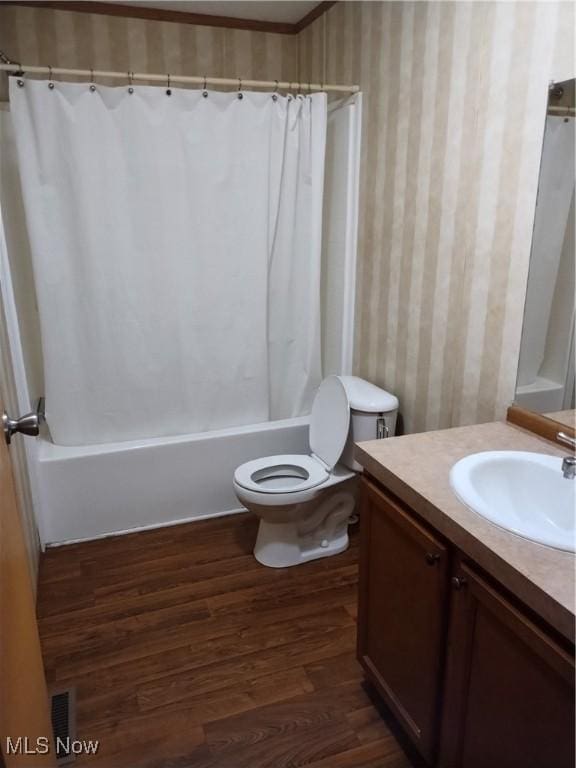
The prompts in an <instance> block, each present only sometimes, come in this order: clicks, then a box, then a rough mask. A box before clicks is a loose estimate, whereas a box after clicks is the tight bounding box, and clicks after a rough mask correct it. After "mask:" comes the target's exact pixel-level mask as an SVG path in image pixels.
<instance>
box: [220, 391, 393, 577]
mask: <svg viewBox="0 0 576 768" xmlns="http://www.w3.org/2000/svg"><path fill="white" fill-rule="evenodd" d="M397 413H398V399H397V398H396V397H395V396H394V395H391V394H390V393H389V392H386V391H385V390H383V389H380V387H377V386H375V385H374V384H371V383H370V382H368V381H365V380H364V379H361V378H358V377H357V376H329V377H328V378H326V379H324V381H323V382H322V384H321V385H320V387H319V388H318V392H317V393H316V396H315V398H314V403H313V405H312V413H311V417H310V428H309V446H310V452H309V453H308V454H287V455H278V456H265V457H263V458H261V459H255V460H253V461H248V462H246V463H245V464H242V465H241V466H239V467H238V468H237V469H236V471H235V473H234V491H235V493H236V496H237V497H238V499H239V500H240V502H241V503H242V504H243V506H245V507H246V508H247V509H248V510H250V511H251V512H254V513H255V514H256V515H258V517H259V518H260V524H259V527H258V535H257V538H256V544H255V546H254V557H255V558H256V559H257V560H258V561H259V562H260V563H262V564H263V565H267V566H269V567H271V568H286V567H288V566H291V565H299V564H300V563H305V562H308V561H309V560H316V559H317V558H320V557H329V556H330V555H336V554H338V553H339V552H343V551H344V550H345V549H346V548H347V547H348V524H349V522H350V519H351V517H352V514H353V512H354V508H355V506H356V496H357V493H356V487H357V481H358V475H359V473H360V472H361V469H362V468H361V467H360V465H359V464H358V463H357V462H356V461H355V460H354V443H355V442H357V441H360V440H374V439H377V438H384V437H388V436H392V435H394V432H395V429H396V416H397Z"/></svg>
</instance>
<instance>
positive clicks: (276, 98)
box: [272, 80, 280, 101]
mask: <svg viewBox="0 0 576 768" xmlns="http://www.w3.org/2000/svg"><path fill="white" fill-rule="evenodd" d="M274 82H275V83H276V85H275V86H274V93H273V94H272V101H278V86H279V85H280V83H279V82H278V80H274Z"/></svg>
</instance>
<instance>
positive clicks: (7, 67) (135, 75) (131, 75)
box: [0, 62, 360, 93]
mask: <svg viewBox="0 0 576 768" xmlns="http://www.w3.org/2000/svg"><path fill="white" fill-rule="evenodd" d="M2 71H3V72H11V73H12V74H14V75H20V76H22V75H26V74H31V75H48V77H50V78H51V77H52V76H53V75H70V76H73V77H88V78H90V81H93V80H94V78H101V77H107V78H111V79H115V80H126V81H127V82H129V83H131V82H133V81H136V80H148V81H151V82H155V83H165V84H167V85H168V86H170V85H171V84H174V83H188V84H198V85H203V86H207V85H230V86H236V87H237V88H238V90H242V88H272V89H275V90H283V91H294V90H297V91H309V92H311V91H332V92H337V93H357V92H358V91H359V90H360V86H358V85H324V84H323V83H308V82H305V83H300V82H298V81H278V80H248V79H246V80H245V79H244V78H243V77H237V78H231V77H204V76H203V75H202V76H197V75H194V76H192V75H171V74H165V75H158V74H145V73H141V72H108V71H106V70H101V69H68V68H66V67H37V66H27V65H26V64H20V63H16V62H14V63H9V64H6V63H2V64H0V72H2Z"/></svg>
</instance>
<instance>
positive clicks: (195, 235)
mask: <svg viewBox="0 0 576 768" xmlns="http://www.w3.org/2000/svg"><path fill="white" fill-rule="evenodd" d="M10 102H11V109H12V112H13V119H14V124H15V129H16V135H17V146H18V160H19V167H20V174H21V180H22V187H23V196H24V202H25V208H26V216H27V224H28V229H29V234H30V239H31V246H32V253H33V262H34V274H35V281H36V290H37V298H38V308H39V313H40V324H41V332H42V350H43V360H44V372H45V394H46V415H47V420H48V424H49V426H50V430H51V434H52V438H53V440H54V442H56V443H59V444H62V445H85V444H92V443H104V442H111V441H121V440H130V439H138V438H149V437H158V436H164V435H175V434H183V433H188V432H199V431H205V430H211V429H219V428H225V427H232V426H237V425H242V424H250V423H255V422H262V421H266V420H269V419H279V418H286V417H291V416H296V415H300V414H303V413H306V412H307V411H308V410H309V408H310V404H311V400H312V397H313V394H314V391H315V389H316V387H317V386H318V384H319V382H320V379H321V355H320V258H321V256H320V251H321V242H320V241H321V230H322V221H321V219H322V188H323V172H324V150H325V133H326V98H325V95H324V94H318V95H314V96H311V97H310V96H307V97H297V98H293V99H289V98H287V97H283V96H279V97H276V98H273V96H272V94H270V93H263V94H262V93H251V92H245V93H243V94H242V98H238V94H237V93H236V92H234V93H218V92H210V93H209V95H208V96H207V97H204V96H203V94H202V92H201V91H190V90H185V89H178V88H172V89H171V95H167V93H166V90H165V89H164V88H158V87H134V89H133V93H132V94H130V93H129V92H128V89H127V88H125V87H120V88H108V87H102V86H97V87H96V90H94V91H92V90H90V88H89V86H88V85H86V84H76V83H66V84H65V83H56V84H55V87H54V89H49V88H48V84H47V83H46V81H30V80H26V82H25V84H24V86H23V87H19V86H18V85H17V83H16V82H15V80H14V78H11V81H10Z"/></svg>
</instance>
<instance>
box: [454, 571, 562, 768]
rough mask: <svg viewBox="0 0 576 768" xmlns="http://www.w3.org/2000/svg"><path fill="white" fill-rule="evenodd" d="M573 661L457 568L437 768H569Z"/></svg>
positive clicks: (507, 604) (498, 596) (496, 593)
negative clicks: (494, 767)
mask: <svg viewBox="0 0 576 768" xmlns="http://www.w3.org/2000/svg"><path fill="white" fill-rule="evenodd" d="M574 735H575V734H574V657H573V655H572V654H571V653H569V652H568V651H567V650H566V649H565V648H563V647H562V645H560V643H559V642H557V641H556V640H554V639H552V637H551V636H550V635H549V634H548V633H547V632H545V631H543V630H542V629H541V628H540V627H539V626H537V625H536V624H535V623H534V622H533V621H532V620H531V619H529V618H528V617H527V616H526V615H525V614H524V613H523V612H522V611H521V610H519V609H518V608H517V607H516V606H515V605H513V604H512V603H511V602H510V601H509V600H508V599H506V598H505V597H504V596H503V595H502V594H501V593H500V591H499V590H497V589H495V588H494V587H493V586H492V585H491V584H489V583H487V581H485V580H484V578H483V577H482V576H480V575H479V574H478V573H476V572H475V570H474V568H473V567H471V566H468V565H466V564H464V563H457V564H456V567H455V569H454V575H453V594H452V606H451V616H450V629H449V633H448V653H447V664H446V684H445V691H444V703H443V717H442V739H441V750H440V761H439V765H440V766H441V768H486V767H487V766H498V767H499V768H514V767H515V766H518V768H574V759H575V756H574Z"/></svg>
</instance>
